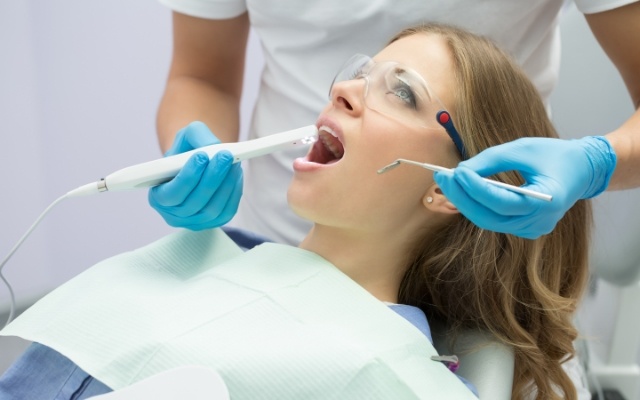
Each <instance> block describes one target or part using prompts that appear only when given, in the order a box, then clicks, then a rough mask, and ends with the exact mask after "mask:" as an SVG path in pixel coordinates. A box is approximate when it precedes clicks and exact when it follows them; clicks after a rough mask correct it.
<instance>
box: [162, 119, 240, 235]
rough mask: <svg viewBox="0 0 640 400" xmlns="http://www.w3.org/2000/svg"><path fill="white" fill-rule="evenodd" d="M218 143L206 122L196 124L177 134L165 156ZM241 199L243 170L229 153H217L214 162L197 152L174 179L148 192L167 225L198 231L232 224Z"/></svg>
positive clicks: (212, 159)
mask: <svg viewBox="0 0 640 400" xmlns="http://www.w3.org/2000/svg"><path fill="white" fill-rule="evenodd" d="M216 143H220V140H219V139H218V138H217V137H216V136H215V135H214V134H213V133H212V132H211V131H210V130H209V128H207V126H206V125H205V124H204V123H202V122H193V123H191V124H189V125H188V126H186V127H185V128H183V129H182V130H180V132H178V134H177V135H176V139H175V141H174V143H173V146H172V147H171V148H170V149H169V150H168V151H167V152H166V154H165V156H171V155H175V154H180V153H184V152H186V151H190V150H193V149H197V148H200V147H204V146H208V145H212V144H216ZM201 181H203V182H207V184H206V185H200V184H199V183H200V182H201ZM241 196H242V168H240V164H239V163H238V164H233V156H232V155H231V153H230V152H220V153H217V154H216V155H215V156H214V157H213V158H211V160H209V158H208V157H207V155H206V154H204V153H196V154H194V155H193V156H191V158H190V159H189V161H188V162H187V164H185V166H184V168H183V169H182V170H181V171H180V172H179V173H178V175H176V177H175V178H174V179H173V180H171V181H170V182H167V183H166V184H163V185H159V186H155V187H153V188H151V189H149V204H151V206H152V207H153V208H154V209H155V210H156V211H158V213H160V215H161V216H162V218H164V220H165V221H166V222H167V224H169V225H171V226H174V227H184V228H187V229H191V230H195V231H198V230H202V229H209V228H215V227H218V226H222V225H224V224H226V223H227V222H229V220H231V218H233V216H234V215H235V213H236V211H237V209H238V203H239V202H240V197H241Z"/></svg>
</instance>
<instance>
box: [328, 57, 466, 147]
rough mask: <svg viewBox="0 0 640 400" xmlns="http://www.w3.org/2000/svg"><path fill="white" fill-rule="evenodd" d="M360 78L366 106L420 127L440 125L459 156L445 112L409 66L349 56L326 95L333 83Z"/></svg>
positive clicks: (455, 135) (457, 138)
mask: <svg viewBox="0 0 640 400" xmlns="http://www.w3.org/2000/svg"><path fill="white" fill-rule="evenodd" d="M354 79H364V81H365V87H364V104H365V106H366V107H367V108H369V109H371V110H373V111H376V112H378V113H380V114H383V115H385V116H387V117H389V118H393V119H396V120H399V121H400V122H403V123H405V124H411V125H415V126H419V127H424V128H437V127H439V125H441V126H443V127H444V128H445V129H446V130H447V133H448V134H449V136H451V139H452V140H453V141H454V143H455V145H456V147H457V148H458V151H459V152H460V154H461V155H462V158H463V159H465V158H466V152H465V149H464V146H463V145H462V141H461V140H460V135H459V134H458V132H457V131H456V130H455V128H454V126H453V122H452V121H451V118H450V116H449V113H448V112H446V111H445V108H444V105H443V104H442V102H441V101H440V100H439V99H438V98H437V97H436V96H435V95H434V93H433V92H432V91H431V90H430V89H429V86H428V85H427V82H426V81H425V80H424V78H423V77H422V76H420V74H418V73H417V72H416V71H414V70H413V69H411V68H408V67H405V66H403V65H402V64H399V63H397V62H393V61H386V62H381V63H377V62H375V61H374V60H373V59H372V58H371V57H369V56H365V55H363V54H356V55H354V56H353V57H351V58H350V59H349V60H348V61H347V62H346V63H345V64H344V66H343V67H342V68H341V69H340V71H338V74H337V75H336V77H335V78H334V79H333V82H332V83H331V88H330V89H329V98H330V99H331V98H332V93H333V88H334V86H335V85H336V84H337V83H340V82H345V81H350V80H354Z"/></svg>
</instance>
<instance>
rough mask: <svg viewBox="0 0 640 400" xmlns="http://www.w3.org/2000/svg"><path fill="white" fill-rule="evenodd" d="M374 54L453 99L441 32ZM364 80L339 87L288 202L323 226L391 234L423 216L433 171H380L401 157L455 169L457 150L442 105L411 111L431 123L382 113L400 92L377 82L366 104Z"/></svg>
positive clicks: (296, 167)
mask: <svg viewBox="0 0 640 400" xmlns="http://www.w3.org/2000/svg"><path fill="white" fill-rule="evenodd" d="M373 59H374V61H375V62H376V65H378V64H381V63H384V62H387V61H392V62H396V63H399V64H401V65H402V66H404V67H408V68H410V69H412V70H414V71H415V72H417V73H418V74H419V75H420V76H421V77H422V78H423V79H424V80H425V81H426V82H427V84H428V87H429V89H430V92H431V94H432V95H435V96H436V97H437V98H439V99H440V100H442V102H443V103H444V104H452V103H453V93H454V92H455V89H456V88H455V82H454V76H453V74H452V70H453V64H452V60H451V55H450V52H449V50H448V48H447V45H446V43H445V42H444V40H443V39H442V38H441V37H439V36H436V35H427V34H415V35H411V36H408V37H405V38H402V39H400V40H398V41H396V42H394V43H392V44H390V45H389V46H387V47H386V48H385V49H384V50H383V51H381V52H380V53H378V54H377V55H376V56H375V57H374V58H373ZM380 69H381V68H380ZM392 75H393V74H392ZM365 85H366V82H365V79H353V80H348V81H343V82H340V83H336V84H334V86H333V89H332V93H331V101H330V103H329V104H328V105H327V106H326V107H325V109H324V110H323V111H322V113H321V114H320V117H319V118H318V121H317V126H318V128H319V132H320V140H318V142H317V143H316V144H315V145H314V147H313V148H312V149H311V150H310V151H309V153H308V154H307V156H306V157H305V158H301V159H297V160H296V161H295V162H294V172H295V174H294V179H293V181H292V183H291V185H290V187H289V192H288V199H289V204H290V206H291V207H292V209H293V210H294V211H295V212H296V213H297V214H299V215H300V216H302V217H303V218H306V219H309V220H311V221H314V222H316V223H317V224H321V225H328V226H337V227H343V228H355V229H358V230H360V229H362V230H380V231H382V232H389V229H396V225H398V224H403V223H406V221H409V220H410V219H414V218H415V216H416V213H417V215H420V216H421V217H424V216H425V208H424V206H423V205H422V199H423V197H424V195H425V193H426V192H427V189H428V188H429V187H430V186H431V185H432V184H433V175H432V173H431V172H429V171H427V170H425V169H422V168H418V167H415V166H399V167H398V168H395V169H393V170H391V171H389V172H386V173H384V174H378V173H377V170H378V169H380V168H382V167H383V166H385V165H387V164H389V163H391V162H393V161H394V160H396V159H397V158H407V159H411V160H416V161H420V162H429V163H432V164H437V165H443V166H452V165H454V164H455V162H456V150H455V146H454V145H453V142H452V141H451V139H450V138H449V136H448V135H447V133H446V132H445V130H444V128H442V127H440V126H439V125H438V124H437V122H436V120H435V113H436V112H437V111H438V109H441V108H442V106H441V104H439V103H436V102H435V100H433V102H431V103H430V104H418V106H417V107H416V109H413V110H412V109H409V110H408V111H410V112H418V111H420V112H423V113H424V114H423V115H425V114H426V115H428V117H426V118H423V119H425V120H426V121H428V122H429V125H428V127H425V126H421V124H417V123H415V120H412V119H410V118H405V116H406V115H407V114H403V113H402V112H394V111H393V110H394V108H393V107H387V108H385V110H386V111H390V112H387V113H381V112H379V111H380V110H381V109H383V108H384V107H382V106H378V105H376V106H375V107H374V105H375V104H381V103H380V102H384V101H392V102H394V101H395V102H397V101H399V99H398V97H397V96H398V93H396V94H390V93H389V92H388V91H387V92H385V91H384V90H380V89H379V88H380V85H378V86H374V85H375V82H373V80H372V81H370V83H369V91H368V93H367V99H366V102H365ZM375 88H378V89H375ZM394 93H395V92H394ZM376 94H377V95H378V97H375V98H374V96H375V95H376ZM386 96H389V97H386ZM394 96H395V97H394ZM401 97H402V96H401ZM400 101H401V99H400ZM409 103H410V102H409ZM390 104H392V105H393V104H394V103H390ZM405 106H406V107H411V104H409V105H405ZM370 107H374V108H375V109H372V108H370ZM394 107H397V104H396V105H395V106H394ZM450 111H452V110H450ZM431 115H432V116H433V121H431ZM422 125H424V124H422ZM327 154H337V156H338V157H339V158H335V159H331V160H330V158H333V156H331V157H327ZM340 155H341V157H340Z"/></svg>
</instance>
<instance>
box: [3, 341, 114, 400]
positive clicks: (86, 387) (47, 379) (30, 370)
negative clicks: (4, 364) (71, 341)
mask: <svg viewBox="0 0 640 400" xmlns="http://www.w3.org/2000/svg"><path fill="white" fill-rule="evenodd" d="M111 391H112V390H111V389H110V388H109V387H108V386H106V385H105V384H104V383H102V382H100V381H98V380H97V379H95V378H94V377H92V376H90V375H89V374H87V373H86V372H84V371H83V370H82V369H80V368H79V367H78V366H77V365H76V364H75V363H73V362H72V361H71V360H69V359H68V358H66V357H65V356H63V355H62V354H60V353H58V352H57V351H55V350H53V349H51V348H49V347H46V346H43V345H41V344H38V343H33V344H32V345H31V346H29V348H27V350H26V351H25V352H24V354H22V356H20V358H19V359H18V360H17V361H16V362H15V363H14V364H13V365H12V366H11V367H10V368H9V369H8V370H7V371H6V372H5V373H4V375H2V377H0V399H2V400H4V399H11V400H22V399H25V400H26V399H28V400H40V399H42V400H44V399H47V400H63V399H64V400H80V399H86V398H88V397H91V396H97V395H99V394H104V393H108V392H111Z"/></svg>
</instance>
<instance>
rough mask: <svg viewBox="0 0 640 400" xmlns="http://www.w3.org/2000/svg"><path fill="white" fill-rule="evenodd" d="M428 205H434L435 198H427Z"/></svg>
mask: <svg viewBox="0 0 640 400" xmlns="http://www.w3.org/2000/svg"><path fill="white" fill-rule="evenodd" d="M427 203H429V204H431V203H433V197H431V196H429V197H427Z"/></svg>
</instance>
